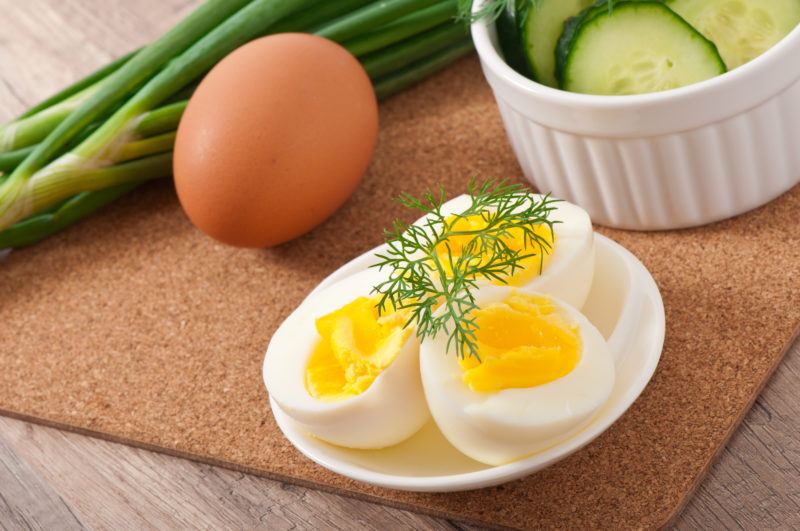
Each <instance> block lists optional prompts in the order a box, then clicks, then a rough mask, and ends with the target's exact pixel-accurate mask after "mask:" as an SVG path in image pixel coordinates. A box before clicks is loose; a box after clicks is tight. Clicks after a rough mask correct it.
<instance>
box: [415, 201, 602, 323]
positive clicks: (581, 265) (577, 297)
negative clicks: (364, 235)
mask: <svg viewBox="0 0 800 531" xmlns="http://www.w3.org/2000/svg"><path fill="white" fill-rule="evenodd" d="M531 195H532V197H533V198H534V200H536V201H540V200H541V199H542V198H543V196H541V195H538V194H531ZM471 204H472V198H471V197H470V196H469V195H468V194H463V195H460V196H458V197H456V198H454V199H451V200H450V201H448V202H446V203H445V204H444V205H442V213H443V214H444V215H446V216H449V215H451V214H460V213H461V212H463V211H464V210H466V209H467V208H469V206H470V205H471ZM553 207H555V209H554V210H553V211H552V213H551V219H552V220H553V221H556V222H558V223H557V224H556V225H555V226H554V229H553V232H554V233H555V245H554V246H553V249H551V251H550V258H549V260H548V261H547V262H546V263H545V266H544V268H543V270H542V273H541V274H540V275H538V276H535V277H533V278H531V279H530V280H529V281H527V282H525V283H524V284H522V285H520V286H518V287H524V288H526V289H532V290H535V291H538V292H541V293H544V294H547V295H553V296H555V297H556V298H559V299H561V300H563V301H564V302H566V303H567V304H569V305H571V306H574V307H576V308H579V309H580V308H583V305H584V304H585V303H586V299H587V298H588V297H589V290H590V289H591V288H592V280H593V278H594V263H595V249H594V230H593V228H592V221H591V219H590V218H589V214H587V213H586V211H585V210H583V209H582V208H581V207H579V206H577V205H574V204H572V203H568V202H567V201H558V202H555V203H553ZM425 219H426V217H422V218H420V219H419V220H417V221H416V222H415V223H416V224H417V225H420V226H424V225H423V224H424V222H425ZM479 284H484V285H485V284H488V281H481V282H479Z"/></svg>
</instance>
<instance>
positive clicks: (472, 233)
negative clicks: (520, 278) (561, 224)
mask: <svg viewBox="0 0 800 531" xmlns="http://www.w3.org/2000/svg"><path fill="white" fill-rule="evenodd" d="M468 192H469V195H470V197H471V200H472V201H471V204H470V206H469V207H468V208H467V209H465V210H464V211H463V212H460V213H456V214H453V215H445V214H444V213H443V212H442V205H443V204H444V202H445V192H444V189H442V188H440V189H439V190H438V192H433V191H428V192H426V193H425V194H424V195H423V196H422V197H421V198H417V197H414V196H412V195H410V194H403V195H401V196H400V198H399V201H400V203H401V204H402V205H403V206H405V207H407V208H410V209H413V210H417V211H419V212H421V213H422V214H423V216H424V217H423V218H422V220H421V222H420V223H416V224H412V225H406V224H404V223H401V222H400V221H395V222H394V226H393V228H392V229H391V230H387V231H384V235H385V237H386V242H387V250H386V251H385V252H384V253H381V254H379V255H378V256H377V258H378V260H379V262H378V263H377V264H375V266H374V267H377V268H379V269H380V270H383V269H388V270H389V277H388V279H387V280H386V281H384V282H382V283H380V284H378V285H377V286H375V287H374V289H373V292H374V293H377V294H378V295H380V297H379V299H378V311H379V312H381V313H383V312H385V311H386V310H387V309H388V307H389V305H391V307H392V308H393V309H397V310H399V309H405V310H410V317H409V319H408V322H407V323H406V326H411V325H413V326H415V327H416V330H417V336H418V337H419V338H420V341H424V340H425V339H427V338H432V337H434V336H436V335H437V334H438V333H439V332H442V331H444V332H445V333H447V334H448V336H449V337H448V343H447V350H448V351H450V349H451V348H455V351H456V353H457V354H458V356H459V357H464V356H474V357H476V358H478V359H480V358H479V355H478V350H477V345H476V338H475V331H476V330H477V328H478V327H477V325H476V323H475V321H474V320H473V319H472V317H471V315H472V312H473V310H475V309H477V305H476V302H475V298H474V292H475V290H476V289H477V287H478V282H479V281H480V280H485V281H489V282H499V283H502V284H505V283H507V279H508V278H510V277H511V276H513V275H514V274H515V273H516V272H517V271H519V270H520V269H524V267H525V266H523V265H522V261H523V260H526V259H528V258H531V257H539V268H540V271H541V268H542V267H543V264H544V257H545V255H546V254H547V253H548V252H549V251H550V247H551V244H550V242H549V241H548V240H546V239H545V238H543V237H542V236H541V235H540V234H539V233H537V232H536V230H535V226H537V225H546V226H548V227H549V228H550V230H551V231H553V226H554V225H555V223H556V222H554V221H553V220H551V219H550V213H551V212H552V211H553V210H555V206H554V203H556V202H557V201H556V200H555V199H552V198H551V197H550V196H549V195H547V196H543V197H541V198H539V199H537V198H536V197H535V196H533V195H532V194H530V193H529V192H527V191H526V190H525V188H524V187H523V186H522V185H519V184H508V183H506V182H503V181H501V182H496V181H493V180H489V181H486V182H484V183H482V184H480V185H478V184H476V183H475V181H472V182H471V183H470V185H469V188H468ZM474 216H481V218H482V219H483V224H484V226H483V227H481V228H479V229H464V228H463V227H462V226H461V225H459V224H458V220H459V219H462V218H471V217H474ZM462 225H463V224H462ZM512 231H514V232H515V233H516V234H519V233H520V232H521V234H522V235H523V242H524V245H523V249H522V250H519V249H512V248H511V247H510V246H509V244H508V242H509V241H511V240H512V238H513V236H512ZM453 237H459V238H460V239H462V241H465V242H466V243H465V244H464V245H463V246H462V247H461V249H460V251H459V252H458V253H454V252H453V250H452V249H451V246H450V238H453Z"/></svg>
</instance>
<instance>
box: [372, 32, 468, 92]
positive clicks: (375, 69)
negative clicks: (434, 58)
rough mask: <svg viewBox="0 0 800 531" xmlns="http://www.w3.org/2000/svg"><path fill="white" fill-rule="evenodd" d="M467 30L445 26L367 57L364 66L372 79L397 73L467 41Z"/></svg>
mask: <svg viewBox="0 0 800 531" xmlns="http://www.w3.org/2000/svg"><path fill="white" fill-rule="evenodd" d="M467 37H468V36H467V29H466V27H465V26H463V25H461V24H445V25H443V26H439V27H438V28H435V29H433V30H430V31H428V32H425V33H424V34H422V35H420V36H418V37H417V38H415V39H409V40H407V41H403V42H401V43H398V44H396V45H394V46H391V47H389V48H386V49H385V50H381V51H379V52H376V53H373V54H370V55H367V56H366V57H364V59H363V65H364V68H365V69H366V71H367V72H368V73H369V76H370V78H371V79H379V78H381V77H382V76H385V75H387V74H390V73H392V72H397V71H398V70H400V69H402V68H404V67H406V66H408V65H410V64H412V63H414V62H415V61H418V60H420V59H423V58H425V57H428V56H430V55H431V54H432V53H435V52H438V51H441V50H443V49H445V48H449V47H450V46H453V45H455V44H458V43H461V42H464V41H466V40H467Z"/></svg>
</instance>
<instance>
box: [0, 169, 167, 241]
mask: <svg viewBox="0 0 800 531" xmlns="http://www.w3.org/2000/svg"><path fill="white" fill-rule="evenodd" d="M171 172H172V154H164V155H158V156H155V157H150V158H147V159H141V160H138V161H135V162H129V163H126V164H121V165H118V166H111V167H108V168H102V169H98V170H94V171H93V172H91V178H92V180H93V181H95V182H118V183H121V184H117V185H114V186H110V187H106V188H103V189H101V190H99V191H94V192H82V193H80V194H78V195H76V196H74V197H72V198H70V199H69V200H68V201H66V202H65V203H63V204H62V205H60V206H59V207H58V208H55V209H53V211H52V212H46V213H43V214H38V215H36V216H33V217H31V218H29V219H27V220H25V221H22V222H20V223H17V224H16V225H14V226H13V227H11V228H9V229H7V230H6V231H4V232H0V249H5V248H18V247H25V246H28V245H33V244H34V243H38V242H39V241H41V240H42V239H44V238H46V237H47V236H50V235H52V234H55V233H57V232H59V231H61V230H63V229H65V228H66V227H68V226H70V225H72V224H73V223H75V222H77V221H79V220H81V219H83V218H85V217H87V216H90V215H91V214H93V213H94V212H96V211H97V210H98V209H100V208H102V207H103V206H105V205H107V204H109V203H112V202H113V201H116V200H117V199H118V198H120V197H121V196H123V195H125V194H126V193H128V192H130V191H131V190H133V189H134V188H136V187H137V186H139V185H140V184H142V183H144V182H146V181H148V180H151V179H156V178H159V177H166V176H168V175H170V173H171Z"/></svg>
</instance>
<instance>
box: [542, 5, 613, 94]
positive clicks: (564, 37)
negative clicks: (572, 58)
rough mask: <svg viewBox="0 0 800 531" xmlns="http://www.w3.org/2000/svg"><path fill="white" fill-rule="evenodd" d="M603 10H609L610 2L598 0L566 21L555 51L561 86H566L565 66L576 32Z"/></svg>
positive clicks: (556, 71) (558, 79) (557, 72)
mask: <svg viewBox="0 0 800 531" xmlns="http://www.w3.org/2000/svg"><path fill="white" fill-rule="evenodd" d="M603 10H606V11H608V2H607V1H606V0H597V1H596V2H595V3H594V4H592V5H591V6H590V7H587V8H586V9H584V10H583V11H581V12H580V13H578V14H577V15H575V16H572V17H570V18H568V19H567V20H566V22H564V31H562V32H561V35H560V36H559V38H558V42H557V43H556V51H555V57H556V68H555V75H556V80H557V81H558V86H559V87H563V86H564V66H565V65H566V64H567V56H568V55H569V50H570V48H572V39H573V38H574V37H575V33H577V31H578V28H580V27H581V24H583V23H584V22H586V21H588V20H591V19H592V18H594V16H595V15H597V14H598V13H601V12H602V11H603Z"/></svg>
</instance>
